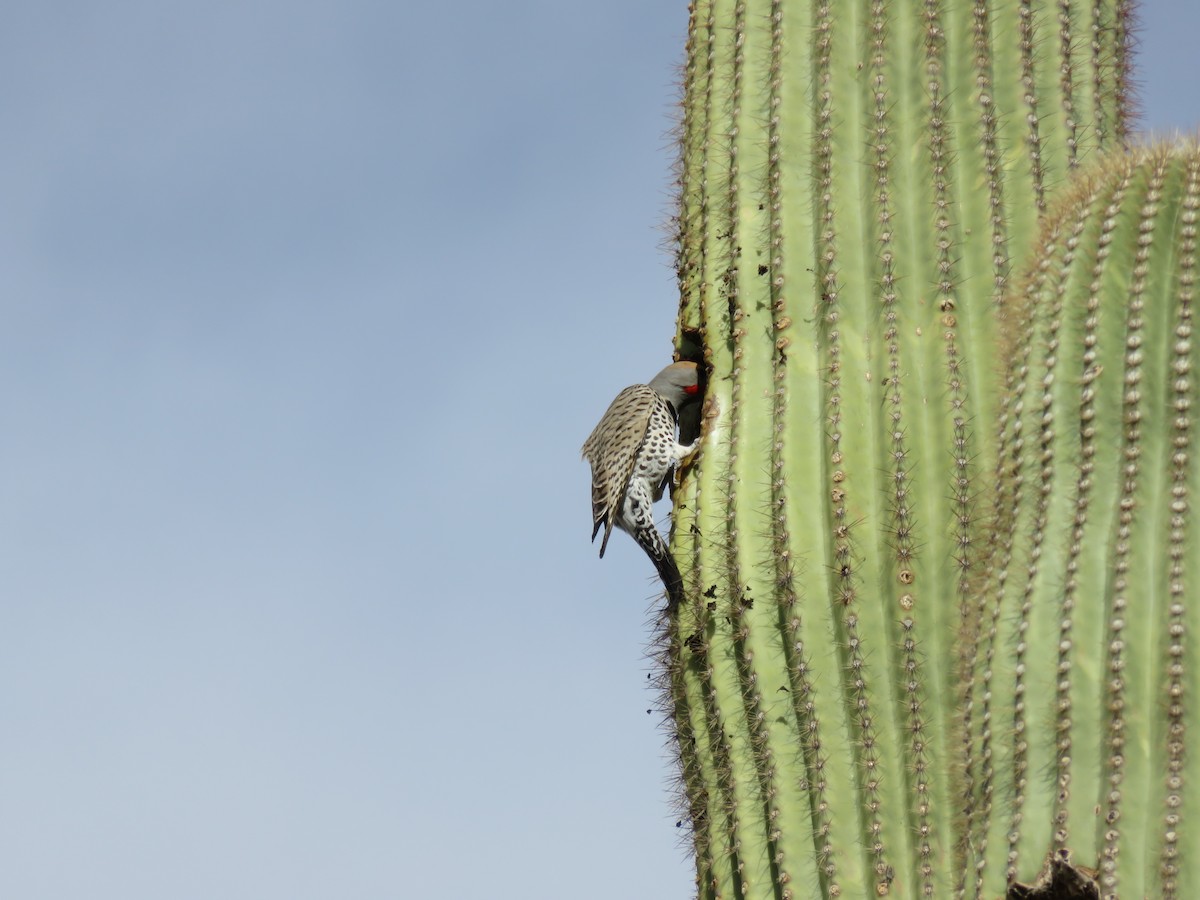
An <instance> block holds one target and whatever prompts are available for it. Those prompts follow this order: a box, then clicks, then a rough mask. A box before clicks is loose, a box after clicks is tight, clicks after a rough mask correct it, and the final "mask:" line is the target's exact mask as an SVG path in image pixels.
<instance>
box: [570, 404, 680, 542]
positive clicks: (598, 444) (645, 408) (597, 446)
mask: <svg viewBox="0 0 1200 900" xmlns="http://www.w3.org/2000/svg"><path fill="white" fill-rule="evenodd" d="M659 404H664V405H665V401H664V400H663V399H662V398H661V397H660V396H659V395H658V394H657V393H656V392H655V391H654V390H652V389H651V388H650V387H649V386H647V385H644V384H635V385H633V386H632V387H627V388H625V390H623V391H621V393H619V394H617V398H616V399H615V400H613V402H612V403H611V404H609V407H608V410H607V411H606V412H605V413H604V416H603V417H602V418H601V419H600V422H599V424H598V425H596V427H595V429H594V430H593V431H592V433H591V435H590V436H589V437H588V439H587V440H586V441H584V443H583V456H584V458H585V459H586V460H587V461H588V462H589V463H590V464H591V467H592V540H593V541H594V540H596V535H597V534H598V533H599V531H600V527H601V526H603V527H604V539H603V540H602V541H601V542H600V555H601V556H604V550H605V548H606V547H607V546H608V538H609V536H610V535H611V534H612V529H613V525H614V524H615V522H616V518H617V516H618V515H620V512H621V507H622V505H623V504H624V502H625V494H626V492H627V491H628V490H629V480H630V479H631V478H632V477H633V472H634V467H635V466H636V465H637V459H638V454H639V453H640V452H641V450H642V445H643V443H644V442H645V440H646V432H647V430H648V428H649V426H650V420H651V416H652V414H653V413H654V411H655V409H656V407H657V406H658V405H659Z"/></svg>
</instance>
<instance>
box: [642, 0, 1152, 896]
mask: <svg viewBox="0 0 1200 900" xmlns="http://www.w3.org/2000/svg"><path fill="white" fill-rule="evenodd" d="M1128 16H1129V10H1128V8H1127V6H1126V4H1125V3H1123V2H1120V0H1089V2H1087V3H1080V2H1069V0H1061V2H1058V3H1032V2H1028V0H1024V2H1022V0H1003V2H1001V0H993V2H985V0H974V2H972V0H966V2H938V0H924V2H922V0H860V2H853V3H850V2H837V3H835V2H833V0H697V2H695V3H694V4H693V5H692V9H691V20H690V26H689V33H688V46H687V60H686V64H685V68H684V74H683V80H684V99H683V114H682V118H683V121H682V135H681V141H680V146H681V159H680V167H679V180H680V202H679V214H678V225H679V236H678V240H679V245H678V260H677V267H678V274H679V282H680V292H681V307H680V318H679V345H680V348H681V352H682V353H683V354H684V355H694V356H696V357H699V356H701V355H702V356H703V359H704V360H705V362H706V363H707V365H708V366H709V368H710V377H709V380H708V387H707V394H706V398H707V399H706V414H705V432H704V440H703V444H702V449H701V452H700V454H699V458H698V462H697V464H696V465H694V466H693V467H691V468H690V469H689V470H688V471H686V472H685V474H684V478H683V483H682V485H681V489H680V491H678V492H677V493H676V497H675V499H676V510H675V519H674V522H675V534H674V544H673V546H674V552H675V555H676V558H677V559H678V561H679V563H680V566H681V569H682V570H683V572H684V577H685V581H686V585H687V593H688V599H687V602H686V603H684V604H682V605H681V607H680V609H679V610H678V612H677V614H676V615H675V616H673V617H671V618H670V619H669V620H668V621H666V622H665V624H664V629H663V635H662V643H661V647H660V649H661V659H662V661H663V666H662V674H663V687H664V694H665V696H666V697H667V699H666V701H665V704H664V705H665V708H666V710H667V712H668V714H669V716H670V718H671V720H672V722H673V726H674V734H675V738H676V745H677V751H678V755H679V772H680V781H681V795H682V797H683V800H682V803H681V805H682V806H683V808H684V810H685V815H686V817H687V819H688V821H689V822H690V824H691V827H692V836H693V841H694V850H695V856H696V865H697V884H698V890H699V895H700V896H701V897H705V898H728V900H733V898H739V900H754V898H797V900H798V898H807V897H812V896H820V897H847V898H861V897H867V896H884V895H891V896H900V897H939V898H941V897H964V896H971V897H976V896H988V897H994V896H1000V895H1001V894H1003V893H1004V891H1005V875H1006V869H1005V866H1004V865H1003V864H1002V863H1003V856H1004V853H1005V846H1004V843H1005V841H1004V838H1003V832H1002V831H997V830H996V824H995V823H996V822H997V821H998V820H999V819H998V817H999V813H998V809H999V806H1000V799H999V798H998V792H1000V791H1002V790H1003V785H1004V783H1005V778H1006V777H1007V775H1006V773H998V772H997V771H996V762H995V760H994V758H993V757H994V750H993V745H994V744H996V743H997V741H998V738H997V736H996V735H997V731H998V730H1003V729H1006V728H1010V727H1011V723H997V722H996V721H994V717H995V715H996V712H995V711H996V710H997V709H998V706H997V704H996V700H995V698H994V697H993V693H994V690H993V691H992V693H989V685H990V682H985V680H984V679H983V678H982V676H980V677H978V678H977V677H975V676H974V673H975V672H977V671H978V672H981V673H982V672H985V671H986V670H987V667H988V665H990V662H991V660H990V658H989V659H987V660H985V659H984V658H983V656H981V654H984V653H990V654H992V655H998V654H1001V653H1003V652H1004V647H1002V645H1000V643H999V639H998V638H997V639H995V640H991V641H989V640H984V638H983V636H984V635H986V634H987V633H988V631H987V629H988V628H989V627H992V626H993V621H992V619H991V618H988V617H992V616H993V612H994V606H995V604H994V602H993V601H992V600H991V599H990V597H991V595H989V596H986V597H981V596H978V595H977V593H976V592H975V591H974V589H973V585H972V578H973V570H974V569H975V568H978V557H979V555H980V554H979V551H980V547H979V546H978V545H977V543H978V539H977V535H979V534H980V533H981V531H980V529H981V528H982V526H983V525H984V524H986V522H987V521H988V518H989V514H988V510H987V500H986V484H985V482H986V480H987V478H988V477H989V476H990V475H991V474H992V473H993V472H995V471H996V468H997V465H998V460H997V456H996V450H995V424H996V422H997V420H998V416H999V414H1000V406H999V395H1000V388H1001V387H1002V386H1003V376H1002V374H1001V373H1002V371H1003V366H1002V364H1001V353H1000V350H999V347H998V341H997V334H998V331H997V322H998V321H999V319H1000V318H1002V316H1003V311H1004V297H1005V295H1006V290H1007V289H1008V286H1009V285H1008V282H1009V277H1010V272H1011V271H1012V269H1013V266H1014V265H1015V264H1017V263H1019V262H1020V259H1019V255H1020V254H1022V253H1024V252H1026V251H1025V248H1026V247H1027V246H1032V242H1033V238H1034V236H1035V233H1036V225H1037V221H1038V217H1039V213H1040V212H1041V210H1042V209H1043V208H1044V207H1045V204H1046V202H1047V198H1049V197H1050V196H1051V194H1052V193H1053V191H1054V189H1055V188H1057V187H1058V186H1059V185H1061V184H1063V183H1064V182H1065V181H1066V179H1067V177H1068V175H1069V174H1070V172H1071V171H1072V170H1073V168H1074V167H1075V166H1076V165H1077V164H1078V163H1079V162H1081V161H1084V160H1085V159H1087V158H1088V157H1090V156H1092V155H1095V153H1096V151H1097V150H1098V149H1099V148H1102V147H1104V146H1111V145H1119V144H1120V143H1121V142H1122V140H1123V138H1124V135H1125V129H1126V102H1125V84H1126V82H1127V75H1126V57H1127V51H1126V37H1125V35H1126V33H1127V31H1128V26H1127V20H1128ZM985 620H986V621H985ZM1009 768H1010V769H1011V765H1010V766H1009ZM1007 771H1008V770H1006V772H1007ZM1030 855H1032V851H1030ZM996 858H999V860H1000V861H999V862H991V863H990V865H985V863H987V862H988V861H989V860H993V859H996Z"/></svg>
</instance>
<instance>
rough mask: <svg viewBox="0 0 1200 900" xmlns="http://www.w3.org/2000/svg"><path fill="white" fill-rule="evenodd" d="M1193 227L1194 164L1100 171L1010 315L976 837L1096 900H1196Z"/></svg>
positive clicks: (1084, 183) (1017, 863) (1145, 156)
mask: <svg viewBox="0 0 1200 900" xmlns="http://www.w3.org/2000/svg"><path fill="white" fill-rule="evenodd" d="M1198 214H1200V149H1198V148H1197V147H1196V146H1195V145H1190V146H1187V147H1180V148H1175V149H1170V148H1151V149H1144V150H1140V151H1138V152H1136V153H1134V154H1132V155H1129V156H1122V157H1119V158H1115V159H1112V160H1106V161H1104V165H1102V166H1100V167H1097V168H1096V169H1094V170H1092V171H1090V172H1089V173H1087V176H1086V177H1083V178H1080V179H1079V180H1078V182H1077V183H1076V184H1074V185H1073V187H1072V189H1071V190H1070V191H1069V192H1068V193H1067V195H1066V196H1064V197H1062V198H1060V202H1059V203H1057V204H1056V205H1055V208H1054V209H1053V210H1052V212H1051V213H1050V215H1049V216H1048V217H1047V219H1046V222H1045V225H1044V228H1043V231H1042V235H1041V237H1040V239H1039V241H1038V247H1037V250H1036V252H1035V254H1034V258H1033V259H1032V260H1031V262H1030V265H1029V267H1028V272H1029V274H1028V275H1026V276H1025V277H1024V278H1023V279H1022V285H1021V289H1020V291H1019V296H1020V297H1021V304H1022V305H1021V307H1020V309H1019V310H1015V311H1014V312H1015V320H1016V321H1018V322H1023V323H1027V324H1026V327H1023V328H1021V329H1019V330H1017V331H1016V332H1015V340H1014V343H1013V345H1012V353H1011V358H1012V359H1013V360H1014V362H1013V365H1012V367H1011V370H1010V376H1009V385H1008V390H1007V392H1006V396H1005V398H1004V403H1003V408H1004V414H1003V416H1002V420H1001V421H1002V441H1001V454H1000V459H1001V468H1000V472H999V487H1000V494H1001V496H1002V497H1003V498H1004V502H1003V503H1002V505H1001V509H1002V510H1003V511H1004V513H1005V515H1004V517H1003V518H1002V519H1001V521H1000V523H999V525H1000V532H999V533H1000V534H1001V535H1002V540H1000V541H999V542H998V547H999V552H998V553H997V554H996V557H995V558H994V559H993V560H992V563H991V566H990V576H991V578H990V582H991V583H990V585H989V591H988V592H989V593H990V602H991V603H992V604H993V605H992V608H991V612H990V616H989V621H990V623H991V627H990V628H989V630H988V632H987V633H986V636H985V639H984V641H985V643H986V645H987V648H988V650H987V654H988V657H989V659H990V660H991V665H990V666H989V667H988V669H987V671H986V672H985V675H984V679H983V684H982V690H983V691H984V692H985V693H990V695H991V704H992V710H993V715H994V723H993V734H992V736H991V738H990V741H989V746H990V748H991V751H992V755H993V759H994V764H995V766H996V768H997V769H1001V770H1007V771H1008V773H1009V782H1010V783H1011V784H1012V785H1013V792H1012V795H1011V797H1009V798H1007V799H1006V801H1005V802H1004V803H1003V804H993V806H992V808H991V815H990V816H989V817H987V818H986V820H985V821H984V822H983V823H982V824H983V827H984V828H986V829H987V831H988V832H989V833H990V839H989V841H988V844H987V846H988V848H989V853H990V855H991V857H992V859H991V860H990V865H991V866H992V867H995V868H999V869H1005V870H1006V871H1007V872H1008V873H1009V874H1010V875H1011V876H1012V877H1015V878H1018V879H1020V880H1022V881H1028V880H1032V879H1033V877H1034V876H1035V875H1036V874H1037V873H1038V870H1039V869H1040V868H1041V866H1042V863H1043V861H1044V859H1045V856H1046V853H1047V850H1048V849H1049V850H1053V851H1054V852H1055V853H1056V854H1059V853H1066V852H1069V853H1070V856H1071V858H1072V859H1073V861H1074V862H1075V863H1076V864H1078V865H1082V866H1085V867H1087V868H1095V869H1098V870H1099V877H1098V879H1097V881H1098V884H1099V887H1100V896H1101V897H1104V898H1106V900H1107V898H1116V897H1117V896H1118V895H1119V896H1121V897H1156V898H1168V900H1169V898H1176V897H1178V898H1191V897H1200V871H1198V870H1197V866H1198V865H1200V846H1198V845H1197V842H1196V840H1195V838H1194V837H1193V838H1192V839H1191V840H1190V843H1189V842H1185V841H1184V839H1183V838H1182V837H1181V835H1182V834H1184V833H1186V832H1184V831H1182V830H1181V829H1182V827H1183V824H1184V822H1185V821H1190V820H1194V819H1195V818H1196V812H1197V810H1196V806H1197V805H1198V803H1200V801H1198V800H1197V799H1196V797H1195V796H1194V794H1195V792H1196V786H1195V784H1191V785H1190V788H1191V790H1190V794H1191V795H1193V796H1189V791H1188V790H1187V789H1186V788H1185V779H1187V775H1188V772H1187V768H1186V767H1187V765H1188V760H1187V759H1186V754H1185V746H1186V722H1187V713H1186V709H1187V707H1188V706H1189V705H1192V704H1194V703H1195V698H1196V697H1197V696H1200V674H1198V671H1200V670H1198V667H1197V666H1196V665H1195V664H1189V663H1188V658H1187V656H1186V654H1185V650H1186V642H1187V635H1188V634H1189V633H1193V634H1194V633H1196V631H1198V630H1200V606H1197V604H1196V603H1195V602H1194V601H1195V597H1194V596H1190V597H1189V591H1188V590H1187V583H1188V576H1189V575H1192V577H1194V572H1191V571H1189V570H1194V568H1195V566H1196V564H1197V561H1198V560H1200V535H1198V534H1197V532H1196V529H1195V528H1194V527H1190V525H1189V521H1188V516H1187V511H1188V507H1189V499H1190V498H1191V497H1193V496H1194V495H1195V492H1196V488H1197V483H1198V482H1200V466H1197V465H1196V463H1195V455H1196V454H1195V450H1194V448H1193V447H1192V442H1193V440H1194V439H1195V438H1194V436H1193V432H1194V428H1193V426H1192V422H1191V416H1192V414H1193V410H1192V399H1193V396H1194V394H1195V393H1196V386H1195V384H1196V382H1195V376H1194V375H1193V374H1192V369H1193V368H1194V367H1195V366H1196V363H1197V349H1196V344H1195V342H1194V340H1193V338H1192V328H1193V321H1192V319H1193V295H1194V283H1195V276H1196V229H1197V218H1198ZM1190 593H1191V594H1193V595H1194V593H1195V592H1194V591H1192V592H1190ZM1193 714H1194V713H1193ZM1005 726H1007V727H1005ZM976 739H977V740H978V741H980V742H982V736H980V735H979V734H977V735H976ZM1195 764H1196V761H1195V760H1194V759H1193V760H1192V761H1191V765H1193V766H1194V765H1195ZM1187 780H1188V781H1194V779H1187ZM1190 827H1192V828H1194V827H1195V824H1194V822H1192V824H1191V825H1190ZM1188 857H1190V859H1189V858H1188ZM1184 863H1189V864H1190V865H1185V864H1184Z"/></svg>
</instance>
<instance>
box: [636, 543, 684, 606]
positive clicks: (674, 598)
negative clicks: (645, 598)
mask: <svg viewBox="0 0 1200 900" xmlns="http://www.w3.org/2000/svg"><path fill="white" fill-rule="evenodd" d="M634 538H635V539H636V540H637V542H638V545H639V546H640V547H641V548H642V549H643V550H645V551H646V555H647V556H649V557H650V561H651V562H652V563H654V568H655V569H657V570H658V577H659V578H661V579H662V583H663V587H665V588H666V589H667V611H668V612H672V611H674V610H675V608H676V607H678V606H679V604H680V603H682V602H683V576H682V575H680V574H679V566H678V565H677V564H676V562H675V557H673V556H672V555H671V551H670V549H668V547H667V542H666V541H664V540H663V539H662V535H661V534H659V533H658V529H657V528H655V527H654V526H653V525H651V526H650V528H649V529H648V530H647V531H646V532H645V533H643V534H637V535H634Z"/></svg>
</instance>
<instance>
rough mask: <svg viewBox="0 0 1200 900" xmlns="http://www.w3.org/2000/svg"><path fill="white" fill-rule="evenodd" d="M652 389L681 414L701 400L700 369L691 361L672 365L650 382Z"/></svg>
mask: <svg viewBox="0 0 1200 900" xmlns="http://www.w3.org/2000/svg"><path fill="white" fill-rule="evenodd" d="M650 387H652V388H653V389H654V390H655V392H657V393H658V394H659V395H660V396H661V397H663V398H664V399H665V400H667V402H668V403H670V404H671V405H672V406H673V407H675V411H676V412H679V411H680V410H681V409H683V408H684V407H685V406H688V405H690V404H691V403H694V402H695V401H697V400H699V399H700V369H699V367H698V366H697V365H696V364H695V363H694V362H691V361H689V360H683V361H681V362H677V363H671V365H669V366H667V367H666V368H665V369H663V370H662V371H661V372H659V373H658V374H657V375H655V376H654V378H652V379H651V380H650Z"/></svg>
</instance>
